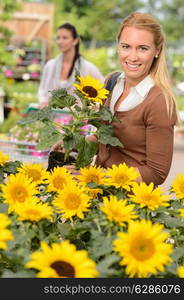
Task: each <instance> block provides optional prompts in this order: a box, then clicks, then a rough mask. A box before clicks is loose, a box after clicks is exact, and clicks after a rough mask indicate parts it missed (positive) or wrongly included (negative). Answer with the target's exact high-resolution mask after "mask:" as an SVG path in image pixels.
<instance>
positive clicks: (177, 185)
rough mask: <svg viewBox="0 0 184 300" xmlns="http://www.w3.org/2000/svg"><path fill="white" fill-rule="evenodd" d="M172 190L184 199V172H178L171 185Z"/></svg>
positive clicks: (179, 197)
mask: <svg viewBox="0 0 184 300" xmlns="http://www.w3.org/2000/svg"><path fill="white" fill-rule="evenodd" d="M171 191H172V192H174V193H175V194H176V197H177V198H178V199H184V174H178V175H177V177H176V179H175V180H174V182H173V183H172V185H171Z"/></svg>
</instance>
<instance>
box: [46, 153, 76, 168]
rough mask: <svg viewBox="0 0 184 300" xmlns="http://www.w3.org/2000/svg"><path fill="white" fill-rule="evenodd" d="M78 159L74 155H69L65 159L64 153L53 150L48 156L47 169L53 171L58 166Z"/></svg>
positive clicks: (69, 163)
mask: <svg viewBox="0 0 184 300" xmlns="http://www.w3.org/2000/svg"><path fill="white" fill-rule="evenodd" d="M75 162H76V160H75V158H74V157H73V156H69V158H67V159H66V160H65V161H64V153H63V152H58V151H51V152H50V154H49V158H48V167H47V171H52V170H53V169H54V168H56V167H63V166H64V165H71V164H73V163H75Z"/></svg>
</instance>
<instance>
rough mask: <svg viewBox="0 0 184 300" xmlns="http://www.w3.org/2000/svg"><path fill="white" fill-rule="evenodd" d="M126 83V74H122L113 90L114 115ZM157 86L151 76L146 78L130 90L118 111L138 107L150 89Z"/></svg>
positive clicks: (111, 108) (112, 109)
mask: <svg viewBox="0 0 184 300" xmlns="http://www.w3.org/2000/svg"><path fill="white" fill-rule="evenodd" d="M124 83H125V74H124V73H121V74H120V75H119V77H118V80H117V83H116V85H115V87H114V89H113V92H112V97H111V101H110V111H111V112H112V114H114V106H115V104H116V102H117V100H118V99H119V97H120V96H121V94H122V93H123V90H124ZM154 85H155V83H154V80H153V79H152V78H151V76H150V75H148V76H146V77H145V78H144V79H143V80H142V81H141V82H139V83H138V84H137V85H136V86H135V87H132V88H131V89H130V92H129V94H128V96H127V97H126V98H125V99H124V100H123V101H122V102H121V103H120V105H119V107H118V111H128V110H131V109H132V108H134V107H136V106H137V105H138V104H140V103H141V102H143V101H144V99H145V98H146V96H147V94H148V93H149V91H150V89H151V88H152V87H153V86H154Z"/></svg>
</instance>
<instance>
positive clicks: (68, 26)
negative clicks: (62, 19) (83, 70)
mask: <svg viewBox="0 0 184 300" xmlns="http://www.w3.org/2000/svg"><path fill="white" fill-rule="evenodd" d="M60 29H66V30H68V31H70V32H71V34H72V36H73V38H74V39H76V38H79V35H78V33H77V30H76V28H75V26H73V25H72V24H70V23H64V24H62V25H60V26H59V27H58V28H57V30H60ZM79 46H80V40H79V41H78V43H77V44H76V45H75V55H74V58H73V61H72V65H71V68H70V70H69V72H68V76H67V78H68V77H70V75H71V74H72V72H73V68H74V65H75V62H76V60H77V58H79V57H80V53H79Z"/></svg>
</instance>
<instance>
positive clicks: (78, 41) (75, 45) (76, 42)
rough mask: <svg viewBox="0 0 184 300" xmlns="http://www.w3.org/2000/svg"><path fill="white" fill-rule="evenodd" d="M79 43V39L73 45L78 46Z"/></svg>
mask: <svg viewBox="0 0 184 300" xmlns="http://www.w3.org/2000/svg"><path fill="white" fill-rule="evenodd" d="M78 43H79V38H76V39H75V40H74V42H73V45H74V46H76V45H77V44H78Z"/></svg>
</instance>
